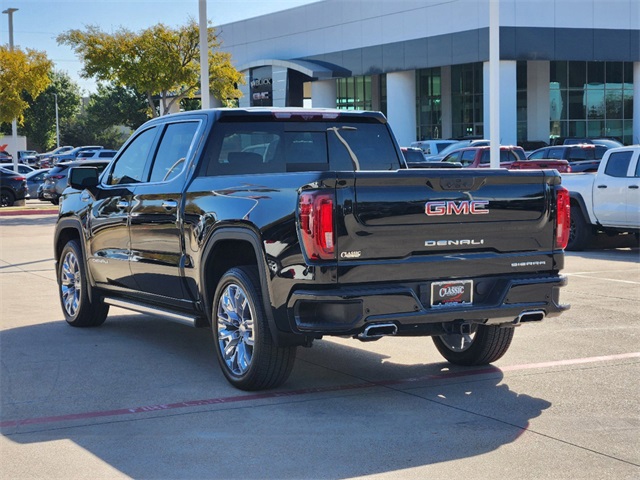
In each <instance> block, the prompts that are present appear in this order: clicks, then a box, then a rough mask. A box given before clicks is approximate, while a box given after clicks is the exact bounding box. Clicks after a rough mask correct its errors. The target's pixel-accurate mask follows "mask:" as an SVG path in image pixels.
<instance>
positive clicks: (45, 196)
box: [38, 160, 110, 205]
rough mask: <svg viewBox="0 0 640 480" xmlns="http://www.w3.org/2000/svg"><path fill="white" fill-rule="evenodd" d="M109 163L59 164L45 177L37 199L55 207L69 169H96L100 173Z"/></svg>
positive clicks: (65, 183) (84, 161)
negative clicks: (48, 202)
mask: <svg viewBox="0 0 640 480" xmlns="http://www.w3.org/2000/svg"><path fill="white" fill-rule="evenodd" d="M109 163H110V161H109V160H83V161H80V162H78V161H76V162H65V163H59V164H58V165H56V166H55V167H53V168H52V169H51V170H50V171H49V173H48V174H47V175H46V176H45V180H44V183H43V184H42V188H41V189H39V190H38V198H39V199H40V200H44V201H46V200H48V201H50V202H51V203H53V204H54V205H57V204H58V202H59V201H60V196H61V195H62V192H64V190H65V189H66V188H67V177H68V175H69V169H70V168H71V167H80V166H82V167H96V168H97V169H98V171H99V172H102V171H103V170H104V169H105V168H107V165H109Z"/></svg>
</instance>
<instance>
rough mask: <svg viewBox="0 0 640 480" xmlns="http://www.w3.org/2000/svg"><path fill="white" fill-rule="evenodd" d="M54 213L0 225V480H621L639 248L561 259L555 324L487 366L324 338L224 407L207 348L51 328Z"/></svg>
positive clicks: (114, 331) (59, 325) (632, 428)
mask: <svg viewBox="0 0 640 480" xmlns="http://www.w3.org/2000/svg"><path fill="white" fill-rule="evenodd" d="M55 218H56V217H55V215H51V214H48V215H23V214H15V215H12V216H2V217H0V361H1V369H0V479H12V480H13V479H36V478H37V479H112V478H148V479H218V478H220V479H253V478H256V479H263V478H264V479H281V478H282V479H284V478H300V479H307V478H308V479H316V478H317V479H320V478H322V479H324V478H330V479H333V478H364V477H366V478H384V479H412V478H418V479H447V480H453V479H465V480H469V479H496V478H504V479H509V478H512V479H572V480H574V479H594V480H600V479H615V480H619V479H638V478H640V408H639V406H640V400H639V399H640V382H638V377H639V375H640V368H639V367H640V348H639V347H638V344H639V343H640V342H639V341H640V251H639V250H638V249H637V248H628V247H627V248H602V247H601V248H598V249H593V250H589V251H586V252H579V253H568V254H567V257H566V269H565V273H566V274H567V275H568V276H569V285H568V286H567V287H566V288H565V289H563V291H562V294H561V298H562V300H563V301H564V302H566V303H570V304H571V305H572V308H571V310H569V311H568V312H566V313H565V314H563V315H562V316H560V317H558V318H555V319H547V320H544V321H542V322H539V323H535V324H526V325H523V326H521V327H518V329H517V331H516V335H515V338H514V342H513V344H512V346H511V349H510V350H509V352H508V353H507V354H506V355H505V356H504V357H503V358H502V359H500V360H499V361H498V362H496V363H495V364H494V365H492V366H489V367H476V368H462V367H457V366H454V365H450V364H447V363H445V362H443V360H442V357H440V355H439V354H438V352H437V350H436V349H435V347H434V345H433V344H432V342H431V339H429V338H384V339H381V340H379V341H377V342H370V343H361V342H359V341H357V340H353V339H340V338H338V339H325V340H322V341H318V342H316V343H315V344H314V346H313V348H311V349H299V351H298V359H297V362H296V366H295V368H294V371H293V373H292V375H291V377H290V379H289V380H288V381H287V382H286V383H285V384H284V385H283V386H282V387H280V388H278V389H276V390H273V391H267V392H258V393H248V392H241V391H238V390H235V389H234V388H232V387H231V386H230V385H229V384H228V383H227V382H226V381H225V379H224V377H223V375H222V373H221V372H220V370H219V367H218V365H217V363H216V359H215V354H214V351H213V344H212V339H211V332H210V331H209V330H206V329H193V328H190V327H187V326H184V325H180V324H174V323H170V322H167V321H165V320H162V319H157V318H153V317H150V316H146V315H141V314H135V313H131V312H128V311H125V310H121V309H117V308H112V310H111V313H110V316H109V318H108V319H107V322H106V323H105V324H104V325H103V326H102V327H99V328H91V329H77V328H72V327H69V326H68V325H66V323H65V322H64V319H63V316H62V312H61V310H60V305H59V302H58V298H57V291H56V282H55V272H54V264H53V248H52V234H53V226H54V222H55Z"/></svg>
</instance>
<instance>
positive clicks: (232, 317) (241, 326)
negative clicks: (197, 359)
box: [217, 283, 254, 376]
mask: <svg viewBox="0 0 640 480" xmlns="http://www.w3.org/2000/svg"><path fill="white" fill-rule="evenodd" d="M217 310H218V311H217V317H218V348H220V352H221V353H222V357H223V359H224V361H225V363H226V364H227V367H228V368H229V370H230V371H231V372H232V373H233V374H234V375H238V376H240V375H243V374H245V373H246V372H247V370H249V367H250V366H251V359H252V358H253V346H254V337H253V320H254V313H253V310H252V308H251V304H250V303H249V300H248V299H247V295H246V293H245V292H244V290H243V289H242V287H240V286H239V285H237V284H235V283H230V284H229V285H227V287H226V288H225V290H224V292H223V293H222V295H221V296H220V300H219V302H218V308H217Z"/></svg>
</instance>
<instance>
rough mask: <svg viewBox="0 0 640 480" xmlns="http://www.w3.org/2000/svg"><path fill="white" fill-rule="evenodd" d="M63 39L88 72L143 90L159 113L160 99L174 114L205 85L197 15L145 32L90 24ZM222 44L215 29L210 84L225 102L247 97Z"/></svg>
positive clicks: (210, 45)
mask: <svg viewBox="0 0 640 480" xmlns="http://www.w3.org/2000/svg"><path fill="white" fill-rule="evenodd" d="M58 43H60V44H65V45H69V46H70V47H71V48H73V49H74V51H75V52H76V54H77V55H78V56H79V57H80V58H81V60H82V61H83V62H84V70H83V73H82V74H83V76H85V77H87V78H89V77H95V78H96V79H98V80H101V81H107V82H112V83H113V84H114V85H116V86H120V87H129V88H133V89H134V90H136V91H138V92H143V93H144V95H145V97H146V100H147V103H148V105H149V110H150V112H151V114H152V115H153V116H156V112H157V107H156V100H159V102H160V104H161V106H162V108H161V110H162V111H165V112H168V111H169V110H170V109H171V108H172V106H173V104H174V103H176V102H178V103H179V102H180V101H181V100H182V99H184V98H193V96H194V95H195V94H196V92H197V91H198V90H199V88H200V45H199V27H198V24H197V23H196V22H195V21H194V20H193V19H191V20H189V22H188V23H187V24H186V25H184V26H182V27H178V28H175V29H172V28H169V27H167V26H166V25H163V24H157V25H155V26H153V27H150V28H148V29H146V30H143V31H141V32H140V33H134V32H131V31H129V30H127V29H124V28H121V29H119V30H118V31H116V32H115V33H113V34H109V33H105V32H103V31H102V30H100V28H99V27H97V26H89V27H87V28H86V30H84V31H83V30H70V31H69V32H67V33H64V34H62V35H60V36H59V37H58ZM219 47H220V42H219V41H218V39H217V36H216V34H215V29H214V28H213V27H209V28H208V51H209V62H210V72H211V74H210V75H211V76H210V78H211V81H210V87H211V90H212V92H213V94H214V96H215V97H216V98H219V99H220V100H222V101H223V102H224V101H226V100H227V99H233V98H238V97H240V96H241V93H240V91H239V90H238V89H237V88H236V85H237V84H239V83H243V82H244V79H243V77H242V75H241V74H240V73H239V72H238V71H237V70H236V69H235V68H234V67H233V65H232V64H231V57H230V55H229V54H227V53H223V52H220V51H218V49H219Z"/></svg>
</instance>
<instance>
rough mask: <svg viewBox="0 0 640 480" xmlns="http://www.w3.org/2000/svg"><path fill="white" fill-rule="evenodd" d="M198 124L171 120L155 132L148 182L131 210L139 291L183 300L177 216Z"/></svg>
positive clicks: (133, 268)
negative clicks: (156, 140)
mask: <svg viewBox="0 0 640 480" xmlns="http://www.w3.org/2000/svg"><path fill="white" fill-rule="evenodd" d="M201 124H202V122H201V121H199V120H183V121H174V122H171V123H168V124H166V125H165V126H164V127H161V128H162V131H161V132H160V139H159V142H158V148H157V149H156V153H155V155H154V156H153V158H152V163H151V167H150V172H149V174H148V180H147V181H145V182H142V183H140V184H139V185H137V186H136V188H135V191H134V195H133V203H132V207H131V225H130V229H129V231H130V235H131V271H132V273H133V275H134V277H135V280H136V283H137V284H138V286H139V288H140V290H141V291H143V292H145V293H153V294H156V295H162V296H165V297H170V298H177V299H183V298H185V294H184V291H183V288H182V274H181V268H182V267H183V266H184V265H183V264H182V261H183V252H184V248H183V247H184V244H183V238H182V235H181V225H180V218H179V212H180V210H181V208H182V204H181V203H182V192H183V190H184V186H185V177H186V171H187V169H186V166H187V164H188V163H189V160H190V159H191V155H192V154H193V149H194V148H195V145H194V142H195V139H196V138H199V137H196V132H197V131H198V128H199V127H200V126H201Z"/></svg>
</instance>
